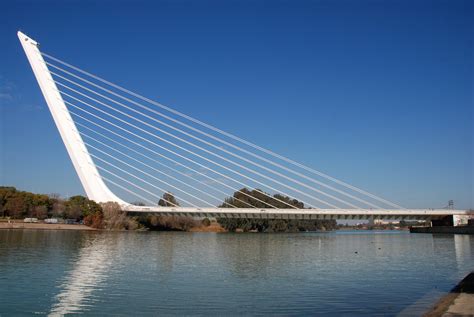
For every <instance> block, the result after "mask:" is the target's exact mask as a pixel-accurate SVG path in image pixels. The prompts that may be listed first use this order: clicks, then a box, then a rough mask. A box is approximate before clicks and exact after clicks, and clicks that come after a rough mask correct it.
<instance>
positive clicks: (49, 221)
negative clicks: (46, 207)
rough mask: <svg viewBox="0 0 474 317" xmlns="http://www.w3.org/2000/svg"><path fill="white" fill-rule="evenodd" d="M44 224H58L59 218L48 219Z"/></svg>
mask: <svg viewBox="0 0 474 317" xmlns="http://www.w3.org/2000/svg"><path fill="white" fill-rule="evenodd" d="M44 223H58V219H57V218H47V219H45V220H44Z"/></svg>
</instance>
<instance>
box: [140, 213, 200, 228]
mask: <svg viewBox="0 0 474 317" xmlns="http://www.w3.org/2000/svg"><path fill="white" fill-rule="evenodd" d="M199 225H200V222H199V221H197V220H195V219H193V218H191V217H182V216H149V217H148V218H147V219H146V221H145V226H147V227H148V228H150V229H152V230H164V231H173V230H174V231H188V230H190V229H191V228H194V227H197V226H199Z"/></svg>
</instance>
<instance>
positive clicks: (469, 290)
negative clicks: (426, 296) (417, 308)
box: [423, 271, 474, 317]
mask: <svg viewBox="0 0 474 317" xmlns="http://www.w3.org/2000/svg"><path fill="white" fill-rule="evenodd" d="M473 315H474V271H473V272H471V273H469V274H468V275H467V276H466V277H464V278H463V279H462V280H461V282H459V284H458V285H456V286H455V287H454V288H453V289H452V290H451V292H449V293H448V294H446V295H445V296H443V297H441V298H440V299H439V300H438V301H437V302H436V303H435V304H434V305H433V306H432V307H431V308H430V310H429V311H428V312H426V313H425V314H423V316H424V317H438V316H473Z"/></svg>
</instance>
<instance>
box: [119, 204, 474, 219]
mask: <svg viewBox="0 0 474 317" xmlns="http://www.w3.org/2000/svg"><path fill="white" fill-rule="evenodd" d="M124 209H125V210H126V211H127V212H129V213H137V214H140V213H150V214H159V215H167V216H191V217H216V218H258V219H371V218H374V219H387V220H389V219H413V220H426V219H436V218H442V217H444V216H453V215H459V216H466V215H471V216H474V212H472V211H466V210H451V209H392V210H388V209H256V208H188V207H176V208H175V207H147V206H127V207H125V208H124Z"/></svg>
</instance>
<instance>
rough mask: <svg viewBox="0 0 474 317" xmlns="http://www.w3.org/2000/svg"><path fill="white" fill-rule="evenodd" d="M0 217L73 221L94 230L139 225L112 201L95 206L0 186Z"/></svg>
mask: <svg viewBox="0 0 474 317" xmlns="http://www.w3.org/2000/svg"><path fill="white" fill-rule="evenodd" d="M0 215H1V216H2V217H4V218H5V217H10V218H13V219H23V218H26V217H29V218H38V219H40V220H43V219H46V218H59V219H74V220H75V221H83V223H84V224H85V225H88V226H91V227H93V228H98V229H136V228H138V227H139V226H140V225H139V224H138V222H137V221H136V219H133V218H130V217H127V215H126V212H124V211H122V210H121V208H120V206H119V204H117V203H114V202H108V203H104V204H98V203H96V202H95V201H93V200H90V199H88V198H87V197H84V196H81V195H76V196H71V197H69V198H68V199H63V198H61V197H60V195H59V194H51V195H45V194H34V193H30V192H27V191H20V190H17V189H16V188H15V187H6V186H0Z"/></svg>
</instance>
